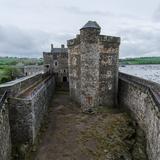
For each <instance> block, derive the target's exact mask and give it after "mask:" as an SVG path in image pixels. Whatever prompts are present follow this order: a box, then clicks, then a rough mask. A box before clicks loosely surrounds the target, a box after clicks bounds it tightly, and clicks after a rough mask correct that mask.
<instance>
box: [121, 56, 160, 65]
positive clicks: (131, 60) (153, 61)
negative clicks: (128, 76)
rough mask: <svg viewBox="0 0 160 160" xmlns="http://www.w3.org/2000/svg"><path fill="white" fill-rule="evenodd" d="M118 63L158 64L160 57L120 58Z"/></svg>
mask: <svg viewBox="0 0 160 160" xmlns="http://www.w3.org/2000/svg"><path fill="white" fill-rule="evenodd" d="M119 61H120V64H121V65H122V64H124V65H125V64H126V65H127V64H131V65H134V64H135V65H136V64H160V57H139V58H125V59H120V60H119Z"/></svg>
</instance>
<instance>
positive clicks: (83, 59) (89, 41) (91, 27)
mask: <svg viewBox="0 0 160 160" xmlns="http://www.w3.org/2000/svg"><path fill="white" fill-rule="evenodd" d="M100 31H101V28H100V26H99V25H98V24H97V23H96V22H94V21H89V22H88V23H87V24H86V25H85V26H84V27H83V28H81V29H80V35H77V37H76V38H75V39H71V40H69V41H68V53H69V60H68V62H69V78H70V95H71V97H72V98H73V99H75V100H76V101H77V102H79V103H80V104H81V106H82V109H83V111H86V110H88V111H90V110H91V109H93V108H94V107H97V106H99V105H108V106H115V105H116V103H117V100H116V99H117V86H118V56H119V45H120V38H119V37H111V36H105V35H100Z"/></svg>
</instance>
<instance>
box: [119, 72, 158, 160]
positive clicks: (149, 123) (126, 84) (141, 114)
mask: <svg viewBox="0 0 160 160" xmlns="http://www.w3.org/2000/svg"><path fill="white" fill-rule="evenodd" d="M118 96H119V105H120V106H121V107H125V108H127V110H129V111H130V113H131V115H132V116H133V117H134V118H135V119H136V120H137V123H138V124H139V125H140V126H141V128H142V129H143V130H144V132H145V135H146V140H147V154H148V157H149V160H159V157H160V152H159V151H160V142H159V140H160V127H159V126H160V85H159V84H157V83H154V82H151V81H147V80H145V79H142V78H139V77H136V76H130V75H127V74H123V73H119V93H118Z"/></svg>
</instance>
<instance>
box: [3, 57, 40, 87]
mask: <svg viewBox="0 0 160 160" xmlns="http://www.w3.org/2000/svg"><path fill="white" fill-rule="evenodd" d="M42 64H43V59H42V58H40V59H38V58H17V57H0V84H1V83H4V82H8V81H11V80H14V79H15V78H18V77H20V76H21V75H22V73H21V68H23V66H27V65H42Z"/></svg>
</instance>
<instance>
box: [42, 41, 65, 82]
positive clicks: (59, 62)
mask: <svg viewBox="0 0 160 160" xmlns="http://www.w3.org/2000/svg"><path fill="white" fill-rule="evenodd" d="M43 59H44V65H45V70H46V71H49V72H50V73H51V74H54V75H55V79H56V82H57V83H62V82H68V51H67V48H65V46H64V45H63V44H62V45H61V48H54V47H53V44H51V51H50V52H43Z"/></svg>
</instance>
